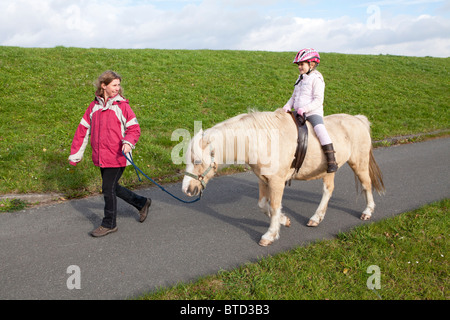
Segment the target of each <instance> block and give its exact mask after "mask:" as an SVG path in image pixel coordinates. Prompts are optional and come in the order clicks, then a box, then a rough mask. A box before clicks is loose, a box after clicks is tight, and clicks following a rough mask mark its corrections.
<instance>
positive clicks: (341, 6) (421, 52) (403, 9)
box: [0, 0, 450, 57]
mask: <svg viewBox="0 0 450 320" xmlns="http://www.w3.org/2000/svg"><path fill="white" fill-rule="evenodd" d="M0 12H2V13H3V17H2V24H0V45H4V46H22V47H54V46H57V45H62V46H72V47H86V48H88V47H100V48H158V49H213V50H216V49H231V50H266V51H298V50H299V49H301V48H303V47H314V48H316V49H317V50H319V51H323V52H342V53H362V54H395V55H410V56H437V57H449V56H450V0H384V1H383V0H381V1H356V0H350V1H329V0H314V1H313V0H258V1H256V0H195V1H188V0H171V1H163V0H39V1H36V0H14V1H11V0H0Z"/></svg>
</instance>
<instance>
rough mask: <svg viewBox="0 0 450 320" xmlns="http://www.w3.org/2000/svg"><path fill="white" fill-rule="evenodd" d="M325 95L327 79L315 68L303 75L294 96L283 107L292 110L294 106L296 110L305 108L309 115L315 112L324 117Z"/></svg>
mask: <svg viewBox="0 0 450 320" xmlns="http://www.w3.org/2000/svg"><path fill="white" fill-rule="evenodd" d="M299 80H300V77H299ZM297 81H298V80H297ZM324 96H325V81H324V80H323V76H322V74H321V73H320V72H319V71H317V70H314V71H311V72H310V73H309V74H304V75H303V79H302V80H301V81H300V82H299V83H298V84H297V85H296V86H295V88H294V93H293V94H292V97H291V98H290V99H289V101H288V102H287V103H286V104H285V105H284V107H283V109H284V110H291V109H292V108H294V109H295V110H296V111H298V109H303V111H304V112H305V113H306V116H307V117H308V116H311V115H313V114H317V115H320V116H321V117H323V100H324Z"/></svg>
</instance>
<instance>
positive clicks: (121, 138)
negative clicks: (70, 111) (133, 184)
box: [69, 95, 141, 168]
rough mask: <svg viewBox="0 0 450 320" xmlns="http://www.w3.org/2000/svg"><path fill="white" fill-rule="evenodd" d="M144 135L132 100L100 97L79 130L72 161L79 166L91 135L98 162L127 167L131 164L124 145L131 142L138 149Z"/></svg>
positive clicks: (104, 166) (112, 166)
mask: <svg viewBox="0 0 450 320" xmlns="http://www.w3.org/2000/svg"><path fill="white" fill-rule="evenodd" d="M140 135H141V128H140V127H139V124H138V122H137V119H136V115H135V114H134V112H133V110H131V107H130V105H129V104H128V100H126V99H125V98H123V97H122V96H121V95H117V96H115V97H113V98H110V99H108V100H107V101H106V103H105V101H104V100H103V98H101V97H96V98H95V100H94V101H92V102H91V104H90V105H89V107H88V108H87V110H86V112H85V113H84V115H83V118H82V119H81V122H80V124H79V125H78V128H77V130H76V132H75V136H74V138H73V142H72V148H71V150H70V156H69V163H70V164H71V165H74V166H75V165H76V164H77V163H78V162H80V161H81V159H82V158H83V154H84V151H85V149H86V146H87V143H88V140H89V136H90V137H91V147H92V161H93V162H94V165H96V166H97V167H102V168H117V167H125V166H126V165H129V163H127V160H126V158H125V157H124V156H123V154H122V145H123V144H124V143H127V144H129V145H130V146H131V148H132V149H134V147H135V145H136V142H137V141H138V139H139V136H140Z"/></svg>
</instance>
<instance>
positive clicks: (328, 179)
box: [307, 173, 335, 227]
mask: <svg viewBox="0 0 450 320" xmlns="http://www.w3.org/2000/svg"><path fill="white" fill-rule="evenodd" d="M334 175H335V174H334V173H330V174H327V175H326V176H325V177H324V178H323V193H322V200H320V204H319V207H318V208H317V210H316V212H315V213H314V215H313V216H312V217H311V219H309V221H308V223H307V226H308V227H317V226H318V225H319V224H320V223H321V222H322V220H323V218H325V213H326V211H327V207H328V202H329V201H330V198H331V195H332V194H333V190H334Z"/></svg>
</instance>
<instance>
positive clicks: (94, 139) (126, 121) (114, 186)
mask: <svg viewBox="0 0 450 320" xmlns="http://www.w3.org/2000/svg"><path fill="white" fill-rule="evenodd" d="M121 81H122V78H121V77H120V75H119V74H117V73H115V72H113V71H105V72H104V73H102V74H101V75H100V77H99V78H98V80H97V82H96V87H97V91H96V92H95V99H94V101H92V102H91V103H90V105H89V107H88V108H87V110H86V112H85V113H84V116H83V118H82V119H81V122H80V124H79V125H78V128H77V130H76V132H75V136H74V138H73V142H72V148H71V151H70V156H69V163H70V164H71V165H73V166H76V165H77V163H78V162H80V161H81V159H82V158H83V154H84V151H85V149H86V146H87V143H88V140H89V136H90V137H91V147H92V161H93V162H94V165H95V166H97V167H100V173H101V177H102V193H103V196H104V200H105V208H104V218H103V220H102V224H101V225H100V226H99V227H98V228H97V229H95V230H94V231H92V233H91V235H92V236H93V237H101V236H105V235H107V234H109V233H112V232H115V231H117V224H116V218H117V197H119V198H121V199H123V200H124V201H126V202H127V203H129V204H131V205H132V206H134V207H135V208H136V209H138V210H139V221H140V222H144V221H145V219H146V218H147V214H148V211H149V208H150V205H151V202H152V201H151V199H150V198H148V199H147V198H145V197H142V196H140V195H138V194H136V193H134V192H132V191H130V190H128V189H127V188H124V187H122V186H121V185H119V179H120V177H121V176H122V174H123V172H124V170H125V167H126V166H127V165H128V164H127V160H126V158H125V157H124V156H123V154H122V151H123V152H124V153H125V154H127V153H129V152H131V150H132V149H134V148H135V145H136V143H137V141H138V139H139V136H140V134H141V129H140V127H139V124H138V122H137V119H136V115H135V114H134V112H133V110H131V108H130V105H129V104H128V100H126V99H125V98H124V97H123V96H122V87H121V85H120V83H121Z"/></svg>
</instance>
